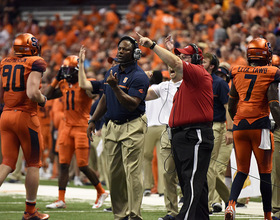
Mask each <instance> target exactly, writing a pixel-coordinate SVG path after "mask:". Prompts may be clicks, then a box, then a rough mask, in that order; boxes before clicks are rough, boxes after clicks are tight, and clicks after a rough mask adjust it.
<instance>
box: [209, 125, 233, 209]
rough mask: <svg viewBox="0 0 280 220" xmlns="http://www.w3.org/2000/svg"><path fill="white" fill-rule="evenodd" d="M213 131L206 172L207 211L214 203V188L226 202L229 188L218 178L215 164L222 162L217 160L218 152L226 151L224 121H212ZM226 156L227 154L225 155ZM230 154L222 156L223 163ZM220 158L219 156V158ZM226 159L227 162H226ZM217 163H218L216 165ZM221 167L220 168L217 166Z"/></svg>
mask: <svg viewBox="0 0 280 220" xmlns="http://www.w3.org/2000/svg"><path fill="white" fill-rule="evenodd" d="M213 132H214V137H215V140H214V148H213V150H212V153H211V160H210V164H209V168H208V172H207V182H208V189H209V194H208V195H209V196H208V207H209V211H212V210H213V208H212V204H213V203H214V197H215V190H217V191H218V193H219V195H220V196H221V197H222V199H223V200H224V201H225V202H228V199H229V190H228V188H227V186H226V185H225V183H224V181H222V180H221V179H220V178H219V179H218V173H217V166H221V165H222V164H221V163H220V161H218V156H219V154H220V151H221V149H223V148H225V149H226V152H228V151H227V150H228V146H227V145H226V140H225V134H226V123H224V122H214V123H213ZM227 156H228V155H227ZM229 158H230V155H229V156H228V157H227V158H222V160H223V161H224V162H225V164H227V163H228V160H229ZM220 159H221V158H220ZM226 161H227V162H226ZM218 164H219V165H218ZM219 169H221V168H219ZM217 179H218V180H217ZM216 183H217V186H216Z"/></svg>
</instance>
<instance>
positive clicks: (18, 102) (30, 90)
mask: <svg viewBox="0 0 280 220" xmlns="http://www.w3.org/2000/svg"><path fill="white" fill-rule="evenodd" d="M13 49H14V55H13V56H11V57H6V58H4V59H3V60H2V61H1V65H0V99H1V101H4V103H5V107H4V109H3V113H2V115H1V123H0V126H1V128H0V131H1V141H2V154H3V162H2V164H1V165H0V185H2V183H3V181H4V180H5V178H6V177H7V175H8V174H9V173H11V172H12V171H13V170H14V169H15V165H16V162H17V158H18V152H19V147H20V146H21V147H22V150H23V154H24V157H25V161H26V164H27V167H28V168H27V174H26V179H25V188H26V202H25V204H26V207H25V212H24V215H23V217H22V219H23V220H24V219H48V218H49V215H48V214H42V213H39V212H38V211H37V209H35V205H36V197H37V190H38V185H39V168H40V167H41V159H40V158H41V154H42V147H43V145H42V144H43V140H42V134H41V127H40V122H39V119H38V116H37V105H38V104H39V105H40V106H42V107H43V106H44V105H45V103H46V100H47V99H46V97H45V96H44V95H43V94H42V93H41V91H40V90H39V87H40V81H41V77H42V75H43V72H45V70H46V66H47V63H46V62H45V60H44V59H43V58H41V57H40V51H41V46H40V45H39V43H38V40H37V39H36V38H35V37H34V36H33V35H32V34H29V33H24V34H20V35H18V36H17V37H16V39H15V41H14V43H13ZM37 103H38V104H37Z"/></svg>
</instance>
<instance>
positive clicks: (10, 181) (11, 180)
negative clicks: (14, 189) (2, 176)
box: [8, 179, 21, 183]
mask: <svg viewBox="0 0 280 220" xmlns="http://www.w3.org/2000/svg"><path fill="white" fill-rule="evenodd" d="M8 183H21V181H20V180H14V179H10V180H9V181H8Z"/></svg>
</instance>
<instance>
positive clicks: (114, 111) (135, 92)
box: [104, 62, 149, 121]
mask: <svg viewBox="0 0 280 220" xmlns="http://www.w3.org/2000/svg"><path fill="white" fill-rule="evenodd" d="M111 70H112V71H113V74H115V73H117V79H118V85H119V87H120V88H121V89H122V90H123V91H124V92H125V93H126V94H128V95H130V96H134V97H138V98H140V99H141V102H140V104H139V105H138V107H137V108H136V110H135V111H133V112H130V111H128V110H127V109H126V108H125V107H124V106H122V105H121V104H120V103H119V101H118V99H117V97H116V95H115V93H114V91H113V90H112V89H111V87H110V85H109V84H108V83H107V82H106V81H107V78H108V77H109V75H110V71H111ZM148 88H149V78H148V76H147V75H146V73H145V72H144V71H143V70H142V69H141V68H140V67H139V66H138V65H137V62H134V63H132V64H131V65H129V66H128V67H126V68H125V70H124V71H122V70H121V69H120V66H119V65H116V66H114V67H112V68H111V69H109V70H108V72H107V73H106V75H105V79H104V94H105V95H106V103H107V112H106V114H105V118H106V119H107V120H120V121H122V120H127V119H132V118H136V117H138V116H140V115H141V114H144V113H145V101H144V100H145V98H146V95H147V90H148Z"/></svg>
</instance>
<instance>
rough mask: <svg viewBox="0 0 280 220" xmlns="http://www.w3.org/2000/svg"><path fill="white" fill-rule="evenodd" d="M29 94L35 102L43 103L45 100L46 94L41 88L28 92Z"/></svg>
mask: <svg viewBox="0 0 280 220" xmlns="http://www.w3.org/2000/svg"><path fill="white" fill-rule="evenodd" d="M27 96H28V98H29V99H30V100H31V101H33V102H37V103H42V102H44V101H45V96H44V95H43V94H42V93H41V91H40V90H39V89H38V90H33V91H31V92H29V93H27Z"/></svg>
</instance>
